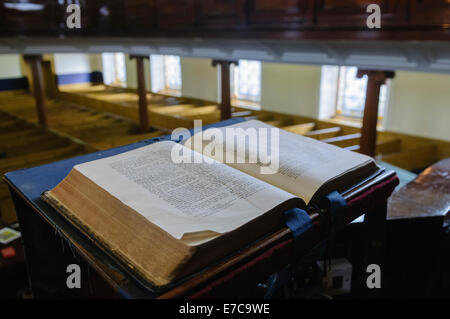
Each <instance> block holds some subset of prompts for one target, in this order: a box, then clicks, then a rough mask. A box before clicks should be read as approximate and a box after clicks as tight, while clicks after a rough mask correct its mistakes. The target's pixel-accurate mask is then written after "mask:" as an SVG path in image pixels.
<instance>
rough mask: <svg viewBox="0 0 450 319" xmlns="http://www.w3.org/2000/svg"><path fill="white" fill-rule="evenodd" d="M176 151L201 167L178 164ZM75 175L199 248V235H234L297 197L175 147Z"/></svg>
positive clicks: (82, 168) (130, 155)
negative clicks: (191, 158)
mask: <svg viewBox="0 0 450 319" xmlns="http://www.w3.org/2000/svg"><path fill="white" fill-rule="evenodd" d="M177 145H178V147H181V148H182V150H183V151H185V152H187V153H189V154H191V155H192V156H193V158H194V159H195V162H198V163H195V162H194V163H191V164H185V163H179V164H176V163H174V162H173V161H172V158H171V153H172V151H173V150H174V146H177ZM206 160H209V162H211V163H209V164H208V163H205V162H206ZM74 169H76V170H77V171H78V172H80V173H81V174H83V175H85V176H86V177H87V178H89V179H90V180H92V181H93V182H94V183H96V184H97V185H99V186H100V187H102V188H103V189H104V190H106V191H107V192H109V193H110V194H111V195H112V196H114V197H116V198H117V199H119V200H120V201H121V202H123V203H124V204H125V205H128V206H129V207H131V208H132V209H133V210H135V211H136V212H138V213H139V214H141V215H143V216H144V217H145V218H147V219H148V220H149V221H150V222H152V223H153V224H156V225H157V226H159V227H160V228H162V229H163V230H165V231H166V232H167V233H169V234H170V235H172V236H173V237H175V238H177V239H181V238H182V237H183V235H185V234H186V237H187V240H188V241H190V242H196V243H200V242H201V240H199V236H196V235H195V233H198V234H199V235H200V236H201V235H202V234H201V233H202V232H203V233H204V234H206V235H207V236H208V237H209V238H211V237H212V234H214V233H217V234H221V233H225V232H229V231H232V230H234V229H236V228H237V227H239V226H242V225H244V224H245V223H247V222H249V221H250V220H252V219H254V218H256V217H258V216H260V215H262V214H264V213H266V212H267V211H269V210H270V209H272V208H274V207H276V206H277V205H279V204H281V203H283V202H285V201H286V200H288V199H290V198H293V197H295V196H294V195H292V194H289V193H287V192H285V191H283V190H281V189H278V188H276V187H274V186H272V185H270V184H267V183H265V182H263V181H261V180H258V179H256V178H254V177H252V176H249V175H247V174H244V173H242V172H240V171H239V170H236V169H234V168H232V167H229V166H227V165H223V164H221V163H219V162H217V161H211V159H205V158H204V157H203V156H202V155H201V154H199V153H197V152H193V151H192V150H190V149H188V148H186V147H184V146H182V145H179V144H176V143H174V142H170V141H166V142H159V143H154V144H151V145H149V146H145V147H141V148H138V149H135V150H133V151H129V152H126V153H122V154H119V155H116V156H112V157H108V158H104V159H100V160H96V161H92V162H88V163H84V164H80V165H77V166H75V167H74ZM212 232H213V233H212Z"/></svg>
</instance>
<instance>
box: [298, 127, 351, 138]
mask: <svg viewBox="0 0 450 319" xmlns="http://www.w3.org/2000/svg"><path fill="white" fill-rule="evenodd" d="M341 131H342V128H340V127H338V126H336V127H329V128H324V129H320V130H315V131H310V132H308V133H306V134H305V135H306V136H308V137H312V138H315V139H319V140H322V139H325V138H330V137H335V136H338V135H339V134H341Z"/></svg>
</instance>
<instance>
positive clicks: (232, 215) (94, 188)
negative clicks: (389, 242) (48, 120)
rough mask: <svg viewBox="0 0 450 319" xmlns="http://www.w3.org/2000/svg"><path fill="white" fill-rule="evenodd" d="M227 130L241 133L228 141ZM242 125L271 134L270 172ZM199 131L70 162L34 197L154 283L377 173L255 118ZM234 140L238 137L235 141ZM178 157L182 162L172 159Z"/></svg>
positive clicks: (361, 160)
mask: <svg viewBox="0 0 450 319" xmlns="http://www.w3.org/2000/svg"><path fill="white" fill-rule="evenodd" d="M227 129H228V131H229V129H236V130H237V131H236V132H238V133H239V134H241V133H244V135H245V134H247V135H246V136H243V137H242V136H240V137H239V134H238V136H237V137H236V136H233V137H232V138H229V137H228V135H227ZM249 129H257V130H259V129H267V130H270V131H271V132H272V133H273V134H272V135H270V134H269V135H270V136H271V137H272V138H275V137H276V138H277V140H275V142H277V143H275V144H274V143H272V144H271V146H269V147H268V148H267V149H268V150H269V151H270V152H271V153H272V154H270V159H272V160H273V159H274V158H275V155H276V157H277V161H278V164H277V166H276V169H273V167H272V170H271V171H270V170H269V171H268V170H264V169H263V168H264V167H265V168H267V167H268V162H267V161H264V160H263V161H260V160H256V161H248V158H246V157H249V156H250V155H249V154H250V148H251V147H252V144H253V142H252V141H251V138H250V137H251V136H250V135H251V134H248V133H249V131H250V130H249ZM217 130H219V131H217ZM207 132H208V130H206V131H205V132H201V133H199V134H196V135H194V136H192V137H191V138H189V139H186V140H184V142H183V143H175V142H173V141H170V140H167V141H160V142H156V143H153V144H150V145H148V146H144V147H141V148H138V149H135V150H132V151H128V152H125V153H121V154H119V155H115V156H111V157H107V158H103V159H99V160H95V161H92V162H87V163H83V164H79V165H76V166H74V167H73V169H72V170H71V172H70V173H69V174H68V176H67V177H66V178H65V179H64V180H63V181H61V182H60V183H59V184H58V185H57V186H56V187H55V188H54V189H52V190H50V191H48V192H45V193H44V194H43V195H42V197H43V199H44V200H45V201H46V202H47V203H49V204H50V205H51V206H53V207H54V208H55V209H56V210H57V211H58V212H60V213H61V214H62V215H64V216H65V217H66V218H67V219H68V220H69V221H70V222H71V223H72V224H74V225H75V226H76V227H78V228H79V229H80V230H81V231H83V232H84V233H85V234H87V235H88V236H89V237H90V238H91V239H92V240H94V241H95V242H97V243H98V244H99V245H100V246H102V247H105V248H106V249H108V251H109V252H110V253H111V254H113V255H114V256H116V257H117V258H119V259H120V260H121V261H122V262H123V263H125V264H126V265H127V266H128V267H130V268H131V269H132V270H133V271H134V272H136V273H137V274H138V275H139V276H140V277H141V278H143V279H145V280H146V281H148V282H149V283H150V284H151V285H153V286H156V287H161V286H165V285H167V284H169V283H171V282H173V281H174V280H176V279H179V278H181V277H183V276H186V275H189V274H192V273H194V272H195V271H198V270H200V269H202V268H203V267H205V266H207V265H208V264H210V263H211V262H214V261H217V260H219V259H220V258H223V257H224V256H226V255H228V254H230V253H232V252H234V251H236V250H238V249H240V248H242V247H244V246H245V245H247V244H249V243H251V242H252V241H255V240H256V239H258V238H261V237H262V236H264V235H265V234H268V233H270V232H271V231H274V230H276V229H279V228H280V227H281V226H282V224H283V212H284V211H286V210H288V209H290V208H294V207H298V208H305V207H306V206H307V204H308V203H311V202H317V201H319V200H320V198H321V197H322V196H323V195H325V194H327V193H328V192H330V191H333V190H338V191H344V190H346V189H348V188H350V187H351V186H352V185H355V184H356V183H359V182H361V181H362V180H364V179H365V178H367V177H369V176H371V175H373V174H374V173H375V172H376V171H377V170H378V166H377V165H376V164H375V162H374V160H373V159H372V158H370V157H367V156H365V155H361V154H358V153H354V152H350V151H348V150H345V149H342V148H339V147H336V146H333V145H329V144H325V143H323V142H320V141H317V140H314V139H311V138H307V137H304V136H300V135H296V134H293V133H289V132H286V131H283V130H278V129H275V128H274V127H271V126H270V125H267V124H264V123H262V122H259V121H256V120H252V121H246V122H242V123H238V124H235V125H231V126H226V127H221V128H218V129H216V132H215V133H216V139H209V140H207V139H205V135H206V136H211V134H209V135H208V134H207ZM203 133H206V134H205V135H200V134H203ZM220 135H221V136H222V137H224V138H223V139H219V138H217V136H220ZM263 135H264V134H263ZM264 136H265V135H264ZM239 138H241V141H245V142H244V143H235V142H236V141H237V140H239ZM263 144H264V143H260V144H259V145H260V146H261V147H263V148H264V147H265V146H264V145H263ZM211 150H214V151H213V152H211ZM219 150H220V151H219ZM181 153H182V154H183V156H184V158H185V159H186V158H189V159H190V160H189V161H180V160H179V159H177V160H174V155H177V154H178V155H179V154H181ZM266 153H269V152H266ZM275 153H276V154H275ZM267 158H268V157H266V159H267ZM230 159H232V160H230Z"/></svg>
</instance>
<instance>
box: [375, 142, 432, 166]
mask: <svg viewBox="0 0 450 319" xmlns="http://www.w3.org/2000/svg"><path fill="white" fill-rule="evenodd" d="M382 160H383V161H385V162H388V163H389V164H392V165H395V166H401V167H402V168H404V169H406V170H410V171H412V170H418V169H423V168H425V167H427V166H430V165H432V164H433V163H435V162H436V161H437V160H438V156H437V146H436V145H435V144H429V145H423V146H418V147H415V148H412V149H408V150H403V151H401V152H397V153H391V154H387V155H384V156H382Z"/></svg>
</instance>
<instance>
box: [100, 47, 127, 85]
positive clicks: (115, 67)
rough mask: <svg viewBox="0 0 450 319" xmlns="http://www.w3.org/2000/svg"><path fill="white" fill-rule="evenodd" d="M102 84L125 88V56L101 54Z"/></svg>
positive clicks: (121, 54)
mask: <svg viewBox="0 0 450 319" xmlns="http://www.w3.org/2000/svg"><path fill="white" fill-rule="evenodd" d="M102 67H103V82H104V83H105V84H108V85H115V86H126V82H127V75H126V66H125V54H123V53H103V54H102Z"/></svg>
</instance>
